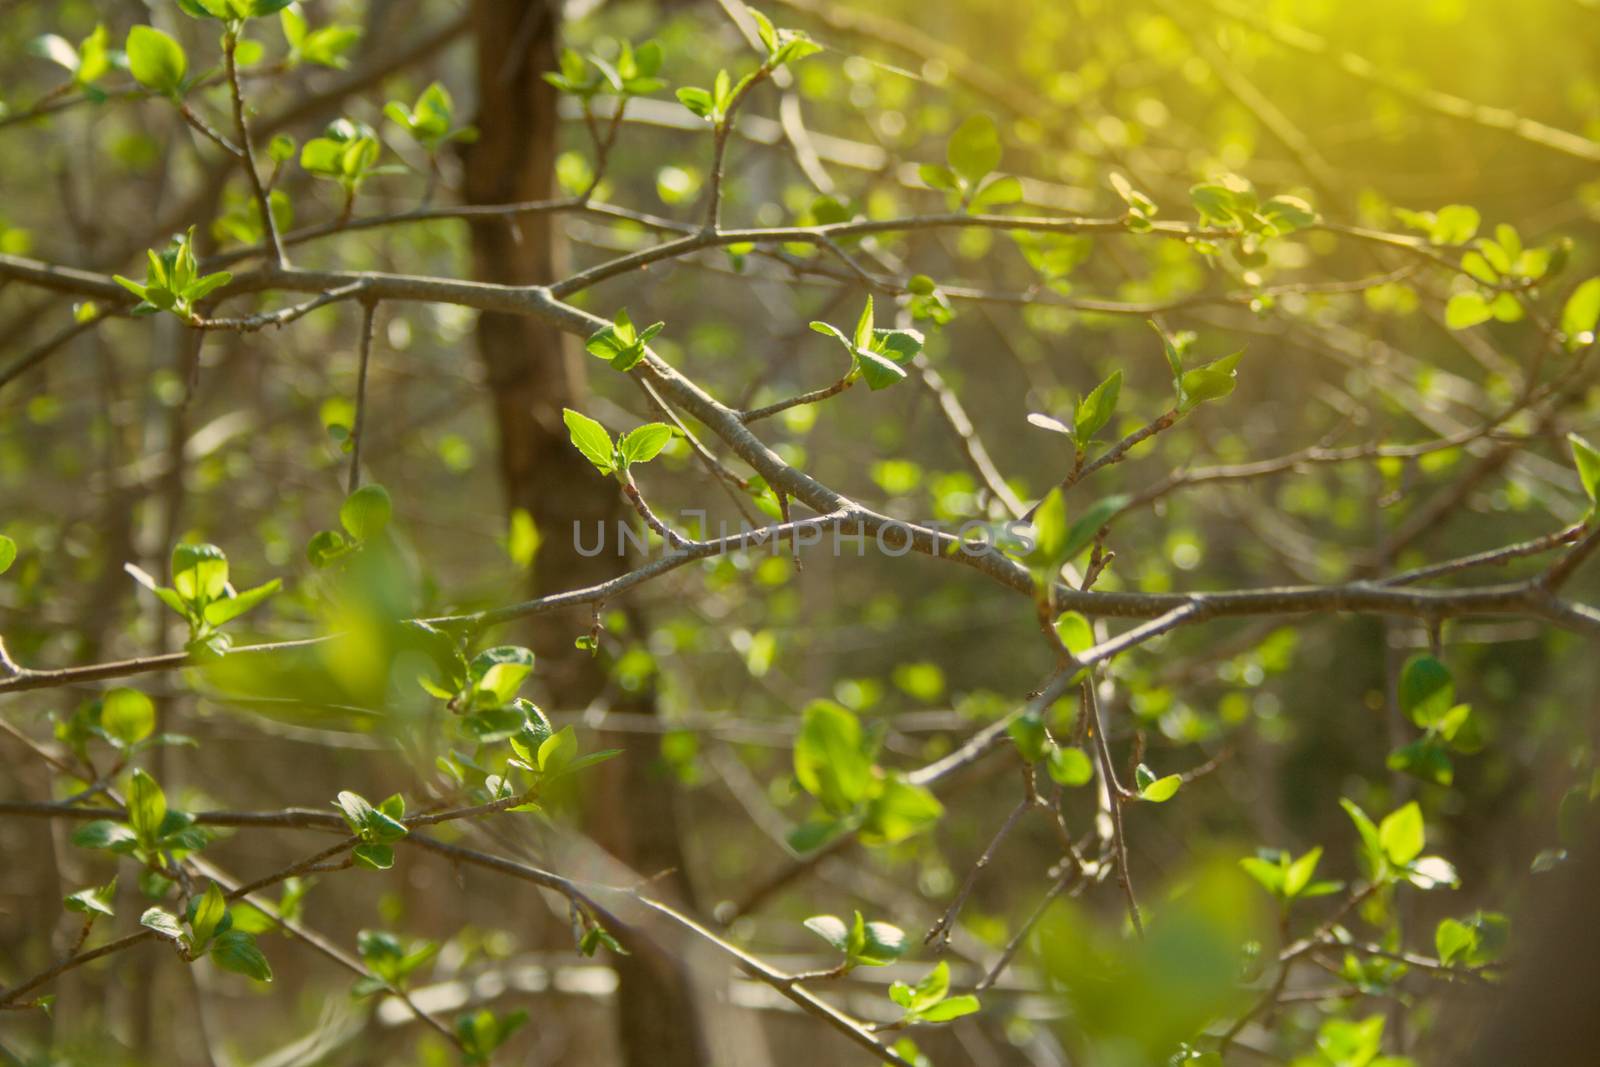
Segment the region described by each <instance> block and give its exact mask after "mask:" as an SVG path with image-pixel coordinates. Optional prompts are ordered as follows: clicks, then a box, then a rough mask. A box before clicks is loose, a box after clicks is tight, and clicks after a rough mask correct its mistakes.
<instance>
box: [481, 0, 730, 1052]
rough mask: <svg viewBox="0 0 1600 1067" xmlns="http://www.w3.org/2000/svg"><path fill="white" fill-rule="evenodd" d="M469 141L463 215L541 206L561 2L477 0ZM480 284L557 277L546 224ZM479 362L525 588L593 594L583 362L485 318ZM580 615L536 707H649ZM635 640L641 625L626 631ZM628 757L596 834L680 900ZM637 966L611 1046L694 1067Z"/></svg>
mask: <svg viewBox="0 0 1600 1067" xmlns="http://www.w3.org/2000/svg"><path fill="white" fill-rule="evenodd" d="M472 18H473V34H474V37H475V40H476V45H477V56H478V62H477V76H478V101H479V104H478V106H479V113H478V115H477V119H476V124H477V126H478V129H479V138H478V140H477V142H476V143H475V144H473V145H472V146H471V147H470V148H468V149H467V150H466V152H465V165H466V166H465V178H464V181H465V198H466V200H467V201H468V202H469V203H474V204H500V203H508V202H511V201H518V200H538V199H543V198H547V197H550V196H552V195H553V194H554V191H555V189H554V170H555V156H556V153H557V151H558V147H559V145H558V127H557V117H556V96H557V94H556V92H555V90H554V89H553V88H551V87H550V86H549V85H548V84H546V83H545V81H544V80H543V78H542V77H541V76H540V75H541V74H542V73H543V72H544V71H549V70H554V69H556V67H557V37H558V32H559V28H560V27H559V7H558V6H556V5H552V4H547V3H545V2H543V0H526V2H513V0H476V2H475V3H474V5H473V12H472ZM472 250H473V259H474V271H475V275H476V277H477V278H478V279H480V280H482V281H492V282H501V283H512V284H517V283H520V284H528V283H540V282H548V281H551V280H553V279H554V278H555V277H556V275H557V273H558V270H559V268H560V265H561V264H560V259H561V254H560V252H561V250H560V247H559V242H558V238H557V234H556V232H555V230H554V223H553V220H552V218H551V217H550V216H544V215H536V216H526V217H522V218H520V219H516V220H489V221H482V222H476V223H474V224H473V228H472ZM477 344H478V353H479V356H480V358H481V360H482V362H483V366H484V369H485V371H486V375H487V379H488V381H487V385H488V388H489V396H490V403H491V405H492V406H493V410H494V418H495V425H496V428H497V431H498V434H499V443H500V468H501V475H502V481H503V484H504V487H505V494H506V504H507V507H508V509H515V508H525V509H526V510H527V511H528V513H529V514H530V515H531V516H532V517H533V520H534V523H535V525H536V526H537V528H538V530H539V532H540V534H541V538H542V544H541V547H540V549H539V554H538V557H537V559H536V561H535V567H534V570H535V575H534V586H535V589H534V593H535V594H538V593H544V592H554V591H558V590H560V589H567V588H573V587H576V586H582V585H589V584H593V583H597V582H601V581H604V580H606V579H607V578H611V577H614V576H615V575H617V574H618V573H620V572H621V571H622V570H623V569H624V568H625V566H626V560H624V559H622V558H620V557H619V556H617V555H616V554H615V553H614V552H612V551H609V550H608V551H607V552H604V553H601V554H599V555H596V556H593V557H589V558H586V557H584V556H583V555H580V554H579V553H578V552H577V551H576V546H575V539H574V524H575V523H578V524H581V528H582V530H583V531H584V538H585V543H586V544H592V543H593V540H594V536H595V528H596V524H597V523H604V524H605V527H606V529H607V530H608V531H610V532H611V533H610V539H609V540H608V545H613V544H614V543H615V535H614V530H615V523H616V521H617V520H618V519H620V518H623V517H624V514H625V513H624V508H623V503H622V500H621V497H620V494H619V492H618V487H617V485H616V483H615V482H613V481H611V480H610V479H606V478H601V477H599V476H598V475H597V474H596V473H595V471H594V470H593V469H592V468H591V467H590V466H589V465H588V464H587V463H586V462H584V461H583V460H582V458H581V457H580V456H579V454H578V453H577V451H576V450H575V449H574V448H573V447H572V445H571V443H570V442H569V440H568V437H567V431H566V428H565V426H564V424H563V423H562V419H561V409H562V408H563V407H573V408H579V409H582V408H583V407H584V406H585V404H584V399H585V394H586V392H587V381H586V375H585V367H584V362H583V360H584V359H585V357H584V355H583V353H581V352H580V351H578V350H577V349H576V347H575V346H574V345H572V344H570V343H568V341H567V340H566V339H565V337H564V336H563V335H562V334H561V333H560V332H558V331H556V330H554V329H552V328H550V327H548V326H545V325H542V324H540V323H539V322H537V321H536V320H534V319H532V318H530V317H526V316H513V315H503V314H484V315H482V316H480V318H479V320H478V328H477ZM590 623H591V617H590V616H589V615H588V614H587V613H584V614H562V615H549V616H542V617H540V618H538V619H536V620H534V621H533V623H532V625H531V629H530V631H529V632H528V634H527V636H528V639H529V643H530V644H531V645H532V647H533V649H534V651H535V653H536V654H537V655H538V657H539V668H538V671H537V676H538V678H539V679H540V680H541V682H542V684H543V686H544V693H545V696H546V697H547V698H548V699H549V700H550V701H551V702H552V703H553V704H554V705H556V706H559V707H562V708H582V707H585V706H587V705H588V704H590V703H591V702H593V701H594V700H596V699H597V698H600V699H604V700H607V701H608V702H609V704H610V705H611V706H613V707H615V708H617V709H618V710H624V711H630V712H640V711H644V712H650V713H653V712H654V711H655V699H654V695H653V694H652V693H649V692H644V693H635V694H623V693H620V692H609V691H608V689H607V678H606V670H605V659H604V656H603V655H602V656H600V657H591V656H589V655H587V654H585V653H583V652H581V651H579V650H577V649H575V648H574V647H573V641H574V638H576V637H577V636H578V635H579V634H582V633H585V632H587V631H588V629H589V627H590ZM630 629H632V630H633V631H634V632H635V633H637V632H638V627H637V626H634V627H631V628H630ZM607 743H608V744H609V745H614V746H616V747H621V748H623V749H624V756H623V758H621V759H618V760H613V761H611V762H610V763H608V764H605V765H603V766H602V767H601V768H599V769H598V770H597V771H596V772H595V773H594V774H593V775H592V779H593V780H592V781H591V783H590V785H591V787H592V788H593V789H594V790H595V793H596V795H595V797H594V798H593V800H592V802H591V803H590V805H589V808H590V811H589V823H590V831H591V834H592V836H593V837H594V838H595V840H596V841H597V842H599V844H600V845H601V846H602V847H604V848H605V849H606V850H607V851H609V852H610V853H611V854H612V855H613V856H615V857H616V858H617V859H618V860H620V861H622V862H623V863H624V864H625V865H626V866H627V867H628V868H630V869H631V870H632V871H635V872H637V873H638V875H639V876H641V877H649V876H653V875H657V874H659V873H661V872H663V871H674V872H677V873H676V874H674V875H672V876H670V877H668V878H665V879H662V880H661V881H658V882H656V883H653V889H654V890H656V891H658V892H664V893H666V894H668V895H675V896H677V897H678V898H679V899H680V900H683V899H686V898H687V891H688V886H687V883H686V882H685V880H684V879H683V877H682V871H683V869H684V864H683V856H682V853H681V850H680V847H679V840H680V838H679V832H678V821H677V817H676V809H675V802H676V791H675V790H674V789H673V788H672V787H671V784H670V783H669V782H667V781H666V780H664V779H663V778H662V777H661V776H660V775H659V773H657V772H656V771H655V770H654V769H653V768H655V767H657V766H659V757H658V753H657V751H656V748H655V745H654V744H653V743H652V738H651V737H650V736H649V735H640V734H637V733H633V734H629V735H626V736H624V737H619V738H614V739H607ZM640 933H643V934H645V935H646V936H645V938H644V939H642V942H641V943H639V944H636V946H635V951H634V954H633V955H630V956H625V957H620V958H618V959H617V960H616V964H617V970H618V972H619V978H620V988H619V989H618V996H617V1012H618V1029H619V1033H618V1039H619V1045H620V1046H621V1048H622V1050H623V1054H624V1056H625V1059H626V1061H627V1063H629V1064H630V1065H634V1067H644V1065H645V1064H650V1065H653V1067H679V1065H682V1067H690V1065H693V1067H699V1065H701V1064H704V1063H707V1062H708V1060H709V1057H708V1055H707V1053H706V1048H705V1040H704V1038H705V1035H704V1033H703V1023H702V1015H701V1010H702V1009H703V1008H704V1005H698V1006H697V1005H696V1003H695V1000H696V997H695V986H696V983H695V982H694V981H692V980H691V976H690V974H689V972H688V967H687V964H685V963H680V962H679V961H678V958H677V957H676V956H675V955H674V954H672V953H668V952H664V951H652V950H651V949H650V940H649V938H650V936H651V935H652V932H651V931H640Z"/></svg>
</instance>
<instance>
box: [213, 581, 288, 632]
mask: <svg viewBox="0 0 1600 1067" xmlns="http://www.w3.org/2000/svg"><path fill="white" fill-rule="evenodd" d="M282 587H283V582H282V581H281V580H280V579H277V578H274V579H272V581H270V582H266V583H264V584H262V585H258V586H256V587H255V588H254V589H246V590H245V591H244V592H242V593H235V594H234V595H233V596H224V597H223V598H222V599H221V600H213V601H212V602H211V603H209V604H207V605H206V610H205V619H206V622H207V623H209V624H211V625H212V626H221V625H223V624H224V623H228V622H232V621H233V620H234V619H237V618H238V617H239V616H240V615H243V614H244V613H245V612H247V611H249V610H250V609H252V608H254V607H256V606H257V605H259V604H261V603H262V602H263V601H265V600H266V599H267V598H268V597H270V596H271V595H272V594H274V593H276V592H277V591H278V590H279V589H280V588H282Z"/></svg>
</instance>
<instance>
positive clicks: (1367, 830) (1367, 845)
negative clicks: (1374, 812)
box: [1339, 797, 1385, 878]
mask: <svg viewBox="0 0 1600 1067" xmlns="http://www.w3.org/2000/svg"><path fill="white" fill-rule="evenodd" d="M1339 806H1340V807H1342V808H1344V810H1345V813H1346V814H1348V815H1349V816H1350V821H1351V822H1353V823H1355V826H1356V833H1357V834H1358V835H1360V837H1361V846H1362V851H1361V862H1362V866H1363V868H1364V869H1365V871H1366V873H1367V877H1369V878H1377V877H1378V876H1379V874H1380V873H1381V871H1382V868H1383V865H1384V863H1385V857H1384V849H1383V844H1382V843H1381V842H1380V840H1379V838H1378V827H1377V826H1376V825H1375V824H1374V823H1373V821H1372V819H1371V818H1370V817H1369V816H1368V815H1367V813H1366V812H1364V811H1362V810H1361V809H1360V808H1359V807H1358V806H1357V805H1356V802H1355V801H1353V800H1351V799H1349V798H1348V797H1340V798H1339Z"/></svg>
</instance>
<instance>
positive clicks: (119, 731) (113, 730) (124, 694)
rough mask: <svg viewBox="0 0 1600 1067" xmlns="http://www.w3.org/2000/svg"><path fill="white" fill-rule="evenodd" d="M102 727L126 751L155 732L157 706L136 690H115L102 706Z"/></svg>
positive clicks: (106, 697)
mask: <svg viewBox="0 0 1600 1067" xmlns="http://www.w3.org/2000/svg"><path fill="white" fill-rule="evenodd" d="M100 728H101V729H102V730H104V731H105V732H106V733H107V734H108V735H109V736H111V737H112V738H114V739H115V740H116V741H117V742H118V743H119V744H120V746H121V747H123V748H127V747H128V746H130V745H133V744H136V743H137V742H140V741H143V740H144V739H145V738H147V737H149V736H150V734H151V733H152V732H153V731H154V730H155V728H156V706H155V705H154V704H153V703H151V701H150V698H149V697H147V696H145V695H144V694H143V693H141V692H139V690H137V689H113V690H111V691H110V692H109V693H107V694H106V695H105V699H104V701H103V702H102V704H101V709H100Z"/></svg>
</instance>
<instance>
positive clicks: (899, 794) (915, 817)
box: [861, 777, 944, 845]
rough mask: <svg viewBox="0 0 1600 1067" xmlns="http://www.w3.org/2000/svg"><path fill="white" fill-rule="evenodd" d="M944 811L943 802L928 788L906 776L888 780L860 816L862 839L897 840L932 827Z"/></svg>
mask: <svg viewBox="0 0 1600 1067" xmlns="http://www.w3.org/2000/svg"><path fill="white" fill-rule="evenodd" d="M943 815H944V805H943V804H940V803H939V801H938V799H937V798H936V797H934V795H933V794H932V793H931V792H929V791H928V790H927V789H925V788H923V787H922V786H920V785H913V784H912V783H910V782H907V781H905V780H904V779H903V778H898V777H890V778H888V779H887V780H885V781H884V782H883V784H882V787H881V788H880V789H879V790H878V793H877V795H875V796H874V797H873V798H872V799H871V800H870V801H868V802H867V810H866V815H865V816H864V817H863V818H862V820H861V842H862V844H866V845H893V844H898V843H899V842H901V841H904V840H906V839H908V838H911V837H915V836H916V835H917V834H920V833H923V832H924V831H926V830H929V829H932V827H933V825H934V824H935V823H937V822H938V821H939V819H940V817H942V816H943Z"/></svg>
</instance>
